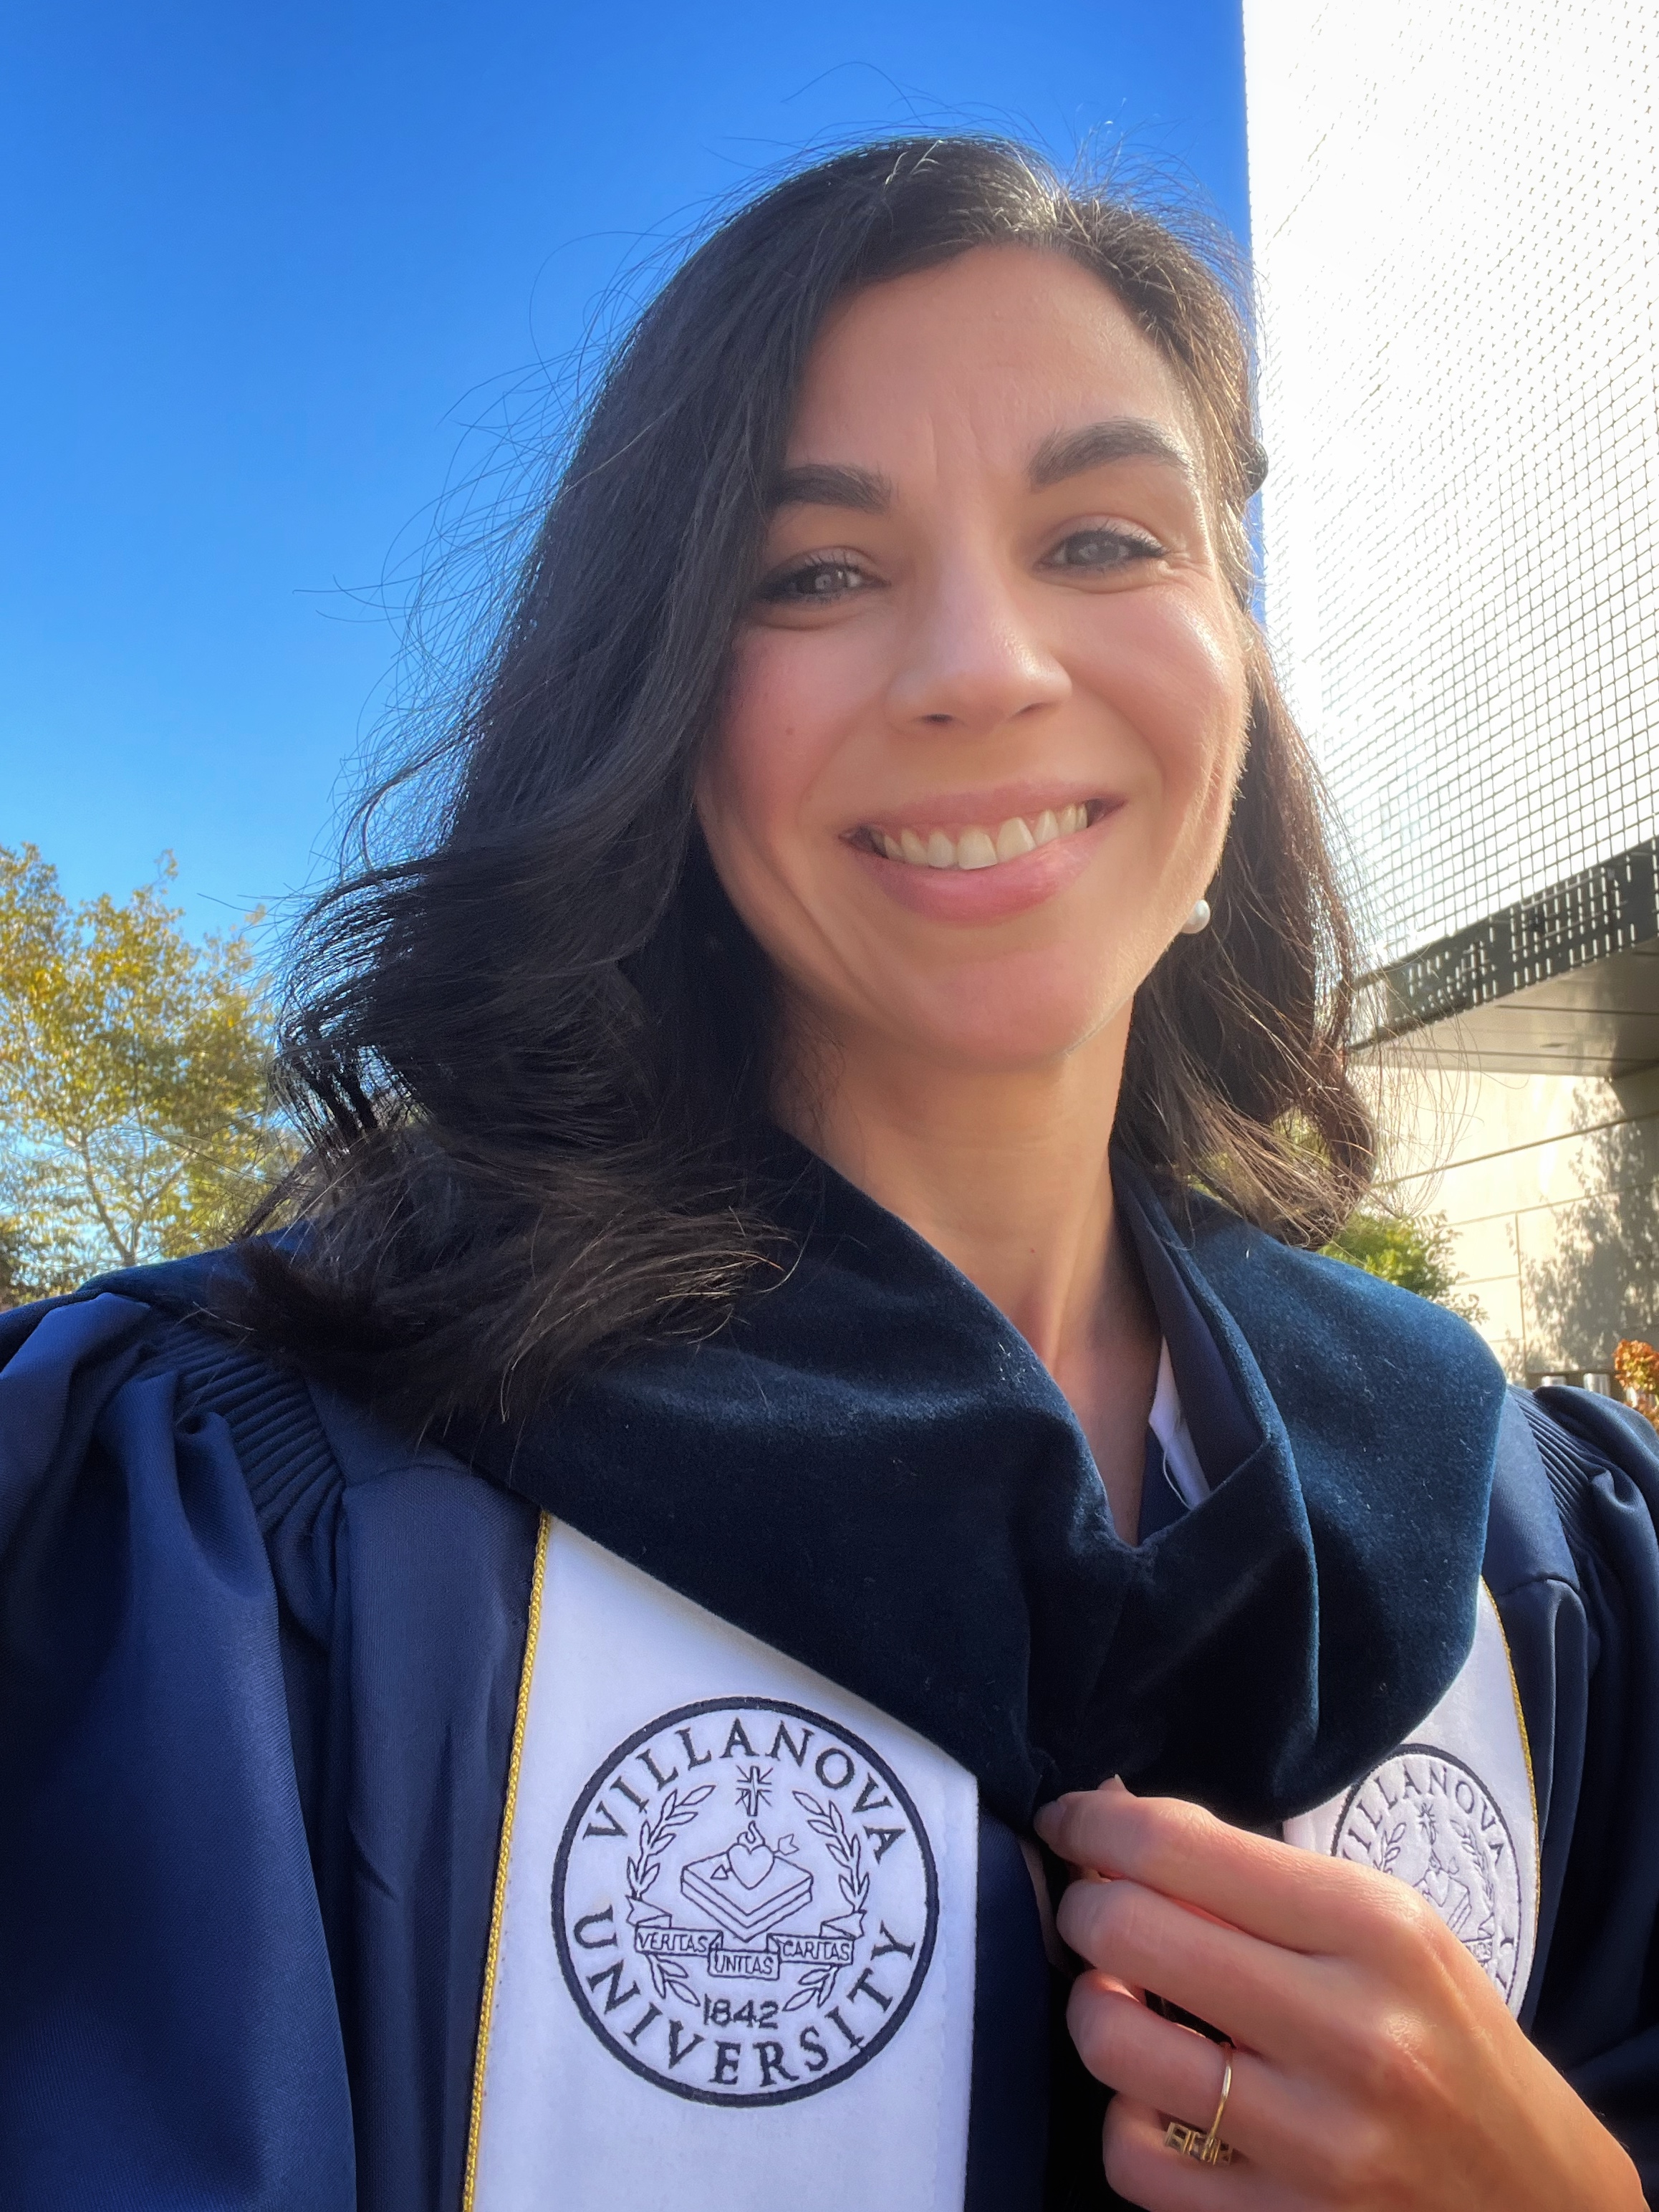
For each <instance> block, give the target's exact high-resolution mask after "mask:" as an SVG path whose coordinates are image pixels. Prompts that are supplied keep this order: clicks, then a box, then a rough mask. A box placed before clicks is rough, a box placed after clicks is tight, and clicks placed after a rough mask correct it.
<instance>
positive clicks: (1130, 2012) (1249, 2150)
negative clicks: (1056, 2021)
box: [1066, 1974, 1306, 2162]
mask: <svg viewBox="0 0 1659 2212" xmlns="http://www.w3.org/2000/svg"><path fill="white" fill-rule="evenodd" d="M1066 2027H1067V2028H1068V2029H1069V2031H1070V2033H1071V2037H1072V2040H1073V2043H1074V2044H1075V2045H1077V2051H1078V2056H1079V2057H1080V2058H1081V2059H1082V2061H1083V2063H1084V2064H1085V2066H1086V2067H1087V2068H1088V2069H1089V2071H1090V2072H1091V2074H1092V2075H1094V2076H1095V2078H1096V2080H1097V2081H1103V2082H1105V2083H1106V2085H1107V2087H1109V2088H1112V2089H1115V2090H1117V2091H1118V2093H1120V2095H1124V2096H1127V2097H1129V2098H1131V2099H1133V2100H1135V2101H1137V2102H1139V2103H1141V2104H1145V2105H1152V2106H1156V2107H1157V2108H1158V2111H1159V2112H1162V2113H1163V2114H1164V2117H1165V2118H1166V2119H1173V2120H1184V2121H1185V2122H1186V2123H1187V2124H1188V2126H1189V2127H1194V2128H1197V2129H1198V2130H1200V2133H1207V2131H1208V2130H1209V2129H1210V2127H1211V2125H1212V2123H1213V2122H1214V2119H1215V2116H1216V2108H1217V2106H1218V2105H1219V2104H1220V2102H1221V2089H1222V2083H1223V2081H1225V2080H1226V2078H1227V2062H1228V2057H1229V2055H1230V2054H1229V2052H1228V2050H1227V2047H1226V2045H1225V2044H1219V2043H1212V2041H1211V2040H1210V2039H1209V2038H1208V2037H1207V2036H1204V2035H1199V2034H1197V2033H1194V2030H1193V2029H1191V2028H1189V2027H1177V2026H1176V2023H1175V2022H1174V2021H1167V2020H1160V2019H1159V2018H1158V2015H1157V2014H1156V2013H1153V2012H1149V2011H1148V2010H1147V2009H1146V2007H1145V2006H1144V2005H1141V2004H1137V2003H1136V2002H1135V2001H1134V2000H1133V1998H1132V1997H1126V1996H1121V1995H1119V1994H1117V1993H1116V1991H1115V1990H1114V1989H1113V1987H1112V1985H1111V1984H1109V1983H1106V1982H1105V1981H1104V1980H1103V1978H1102V1977H1100V1976H1099V1975H1097V1974H1083V1975H1079V1978H1078V1979H1077V1980H1076V1981H1075V1982H1074V1983H1073V1985H1072V1995H1071V2000H1070V2002H1069V2003H1068V2005H1067V2007H1066ZM1231 2060H1232V2078H1231V2084H1230V2085H1229V2087H1228V2093H1227V2100H1226V2112H1225V2115H1224V2117H1223V2124H1222V2128H1221V2133H1222V2136H1223V2137H1224V2138H1225V2141H1226V2142H1230V2143H1231V2144H1232V2145H1233V2146H1234V2148H1236V2149H1237V2150H1238V2151H1239V2152H1241V2153H1242V2154H1244V2155H1246V2156H1248V2157H1250V2158H1255V2159H1259V2160H1266V2161H1268V2162H1272V2161H1273V2160H1275V2159H1276V2158H1278V2157H1279V2155H1280V2154H1282V2152H1283V2150H1284V2148H1285V2145H1286V2144H1287V2143H1288V2142H1291V2140H1292V2139H1293V2137H1294V2135H1295V2131H1296V2130H1297V2128H1298V2127H1301V2126H1304V2125H1305V2124H1306V2119H1305V2114H1304V2111H1303V2108H1302V2100H1300V2099H1299V2098H1297V2096H1296V2095H1295V2094H1294V2093H1287V2089H1286V2086H1285V2080H1284V2077H1283V2076H1282V2075H1280V2074H1279V2072H1278V2070H1277V2069H1275V2068H1273V2067H1272V2066H1270V2065H1268V2064H1267V2063H1266V2062H1265V2061H1264V2060H1262V2059H1260V2058H1258V2057H1255V2055H1254V2054H1253V2053H1251V2052H1249V2051H1237V2050H1235V2051H1232V2052H1231Z"/></svg>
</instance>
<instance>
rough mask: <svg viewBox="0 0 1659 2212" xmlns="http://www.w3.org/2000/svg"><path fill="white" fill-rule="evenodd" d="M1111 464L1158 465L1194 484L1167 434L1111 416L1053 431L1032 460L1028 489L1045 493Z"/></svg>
mask: <svg viewBox="0 0 1659 2212" xmlns="http://www.w3.org/2000/svg"><path fill="white" fill-rule="evenodd" d="M1111 461H1159V462H1162V463H1163V464H1164V466H1165V467H1166V468H1172V469H1176V470H1179V471H1180V472H1181V474H1182V476H1184V477H1186V478H1187V480H1188V483H1191V482H1193V481H1194V468H1193V461H1192V456H1191V454H1190V453H1188V451H1187V449H1186V447H1184V446H1183V445H1182V444H1181V443H1180V442H1179V441H1177V440H1176V439H1174V438H1172V437H1171V436H1170V434H1169V432H1168V431H1167V430H1163V429H1160V428H1158V424H1157V423H1156V422H1143V421H1142V420H1141V419H1140V418H1139V416H1133V415H1114V416H1111V417H1110V418H1109V420H1107V421H1105V422H1085V424H1084V426H1083V428H1081V429H1079V430H1056V431H1055V432H1054V435H1053V436H1052V437H1048V438H1045V439H1044V440H1043V441H1042V444H1041V445H1040V446H1039V447H1037V449H1036V453H1033V454H1032V456H1031V471H1030V476H1031V489H1032V490H1033V491H1044V490H1046V489H1048V486H1049V485H1050V484H1056V483H1063V482H1064V480H1065V479H1066V477H1078V476H1081V475H1083V473H1084V472H1085V470H1088V469H1098V468H1103V467H1105V466H1106V465H1107V464H1108V463H1109V462H1111Z"/></svg>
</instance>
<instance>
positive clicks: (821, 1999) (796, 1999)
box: [784, 1790, 870, 2012]
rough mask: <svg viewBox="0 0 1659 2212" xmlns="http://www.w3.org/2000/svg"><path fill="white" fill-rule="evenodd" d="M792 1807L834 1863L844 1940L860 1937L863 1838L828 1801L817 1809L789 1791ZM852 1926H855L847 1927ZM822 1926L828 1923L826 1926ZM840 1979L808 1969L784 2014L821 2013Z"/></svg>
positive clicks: (827, 1970) (826, 1970)
mask: <svg viewBox="0 0 1659 2212" xmlns="http://www.w3.org/2000/svg"><path fill="white" fill-rule="evenodd" d="M791 1794H792V1796H793V1798H794V1800H795V1802H796V1804H798V1805H799V1807H800V1808H801V1810H802V1812H803V1813H805V1815H806V1825H807V1826H808V1827H809V1828H810V1829H811V1831H812V1833H813V1834H814V1835H815V1836H822V1837H823V1841H824V1844H825V1847H826V1849H827V1850H829V1856H830V1857H831V1858H832V1859H833V1860H834V1861H835V1863H836V1881H837V1884H838V1886H839V1887H840V1890H841V1894H842V1902H843V1904H845V1905H846V1906H847V1911H845V1912H844V1913H842V1914H841V1915H840V1916H839V1918H840V1921H841V1923H842V1933H844V1934H846V1935H848V1936H862V1935H863V1933H864V1909H865V1906H866V1905H867V1904H868V1903H869V1900H870V1877H869V1875H867V1874H866V1872H865V1870H864V1838H862V1836H855V1835H854V1834H853V1833H852V1832H850V1831H849V1829H848V1826H847V1823H846V1821H845V1820H842V1814H841V1808H840V1806H839V1805H837V1804H836V1803H835V1802H834V1801H833V1800H832V1801H831V1802H829V1804H828V1805H821V1804H820V1803H819V1802H818V1801H817V1798H816V1797H814V1796H811V1794H810V1792H808V1791H807V1790H794V1791H792V1793H791ZM848 1922H856V1923H857V1924H856V1926H848V1925H847V1924H846V1923H848ZM825 1924H826V1925H828V1924H829V1923H825ZM840 1978H841V1968H840V1967H839V1966H809V1967H808V1969H807V1971H806V1972H805V1973H804V1974H803V1975H802V1976H801V1978H800V1983H799V1987H798V1988H797V1989H796V1991H795V1994H794V1995H793V1996H792V1997H790V1998H788V1999H787V2000H786V2002H785V2004H784V2010H785V2011H786V2012H799V2010H800V2009H801V2008H802V2007H803V2006H804V2005H809V2004H813V2003H816V2005H817V2009H818V2010H819V2011H820V2012H822V2011H823V2008H824V2006H825V2005H827V2004H828V2003H829V2000H830V1998H831V1997H832V1996H834V1995H835V1994H836V1983H837V1982H838V1981H839V1980H840Z"/></svg>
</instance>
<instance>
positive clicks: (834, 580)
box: [757, 561, 870, 607]
mask: <svg viewBox="0 0 1659 2212" xmlns="http://www.w3.org/2000/svg"><path fill="white" fill-rule="evenodd" d="M869 581H870V579H869V578H868V577H867V576H866V574H865V573H864V571H863V569H862V568H857V567H855V566H854V563H853V562H850V561H809V562H806V563H805V565H804V566H802V567H801V568H788V569H786V570H785V571H784V573H783V574H782V575H781V576H773V577H770V578H769V579H768V580H767V581H766V582H765V583H763V585H762V586H761V587H760V591H759V592H758V593H757V597H758V598H760V599H764V600H766V601H767V602H768V603H769V605H772V606H794V607H810V606H821V605H824V604H825V603H826V602H827V601H829V600H831V599H844V598H845V597H846V596H847V594H848V592H858V591H862V590H864V589H865V588H866V586H867V585H868V583H869Z"/></svg>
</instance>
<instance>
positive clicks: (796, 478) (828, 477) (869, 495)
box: [770, 461, 893, 514]
mask: <svg viewBox="0 0 1659 2212" xmlns="http://www.w3.org/2000/svg"><path fill="white" fill-rule="evenodd" d="M892 503H893V487H892V485H891V484H890V483H889V482H888V480H887V478H886V477H884V476H879V475H878V474H877V472H876V471H875V470H873V469H854V468H842V467H839V466H837V465H835V464H833V463H830V462H818V461H809V462H807V463H805V465H803V466H802V467H800V468H798V469H785V470H784V471H782V473H781V475H780V476H779V477H777V478H776V480H775V483H773V486H772V496H771V501H770V504H771V505H772V506H773V507H851V508H852V509H853V510H854V512H855V513H859V514H884V513H886V512H887V509H888V508H889V507H890V506H891V505H892Z"/></svg>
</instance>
